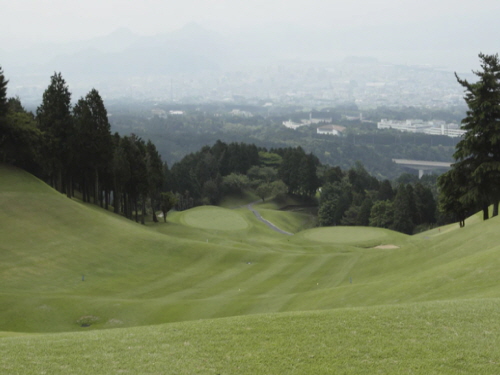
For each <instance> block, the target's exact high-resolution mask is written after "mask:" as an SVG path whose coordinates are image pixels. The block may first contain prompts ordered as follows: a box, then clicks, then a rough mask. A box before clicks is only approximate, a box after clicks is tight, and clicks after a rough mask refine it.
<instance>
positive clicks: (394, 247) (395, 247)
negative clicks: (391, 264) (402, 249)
mask: <svg viewBox="0 0 500 375" xmlns="http://www.w3.org/2000/svg"><path fill="white" fill-rule="evenodd" d="M374 249H399V246H396V245H378V246H375V247H374Z"/></svg>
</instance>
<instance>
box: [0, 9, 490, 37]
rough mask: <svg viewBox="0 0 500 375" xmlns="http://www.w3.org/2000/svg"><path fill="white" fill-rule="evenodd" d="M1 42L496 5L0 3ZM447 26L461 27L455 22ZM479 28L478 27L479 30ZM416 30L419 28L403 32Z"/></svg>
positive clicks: (341, 21)
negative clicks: (188, 25) (122, 30)
mask: <svg viewBox="0 0 500 375" xmlns="http://www.w3.org/2000/svg"><path fill="white" fill-rule="evenodd" d="M0 9H1V11H0V42H1V43H2V45H3V46H4V47H6V46H9V45H12V44H13V43H19V42H20V41H31V42H45V41H57V42H59V41H68V40H74V39H89V38H91V37H94V36H99V35H105V34H108V33H111V32H112V31H114V30H116V29H117V28H120V27H126V28H129V29H130V30H131V31H133V32H135V33H138V34H142V35H151V34H155V33H162V32H167V31H171V30H173V29H178V28H180V27H182V26H183V25H185V24H186V23H189V22H196V23H199V24H201V25H203V26H205V27H208V28H211V29H217V30H219V31H221V30H224V29H228V28H229V29H231V28H232V29H234V28H238V27H243V28H249V27H256V28H262V27H267V26H270V25H276V24H286V25H298V26H301V27H307V28H315V29H328V28H337V29H338V28H352V27H356V26H360V25H384V26H390V25H401V24H406V23H407V24H409V25H412V29H413V27H414V25H417V24H419V23H420V24H422V26H423V27H425V25H426V23H428V22H432V23H435V22H443V24H444V25H445V26H444V27H450V26H449V24H450V21H451V20H454V19H463V18H464V17H472V18H475V19H484V18H488V17H489V16H491V15H495V17H496V15H498V14H500V1H498V0H476V1H471V0H420V1H415V0H341V1H340V0H307V1H305V0H251V1H250V0H244V1H243V0H211V1H208V0H182V1H179V0H175V1H172V0H169V1H165V0H142V1H137V0H86V1H81V0H78V1H76V0H0ZM453 27H460V25H454V26H453ZM478 27H481V25H478ZM408 32H418V30H414V29H413V30H408Z"/></svg>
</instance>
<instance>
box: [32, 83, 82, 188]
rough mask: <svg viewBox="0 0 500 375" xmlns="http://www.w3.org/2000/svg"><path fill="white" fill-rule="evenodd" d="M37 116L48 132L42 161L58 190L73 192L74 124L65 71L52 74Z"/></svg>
mask: <svg viewBox="0 0 500 375" xmlns="http://www.w3.org/2000/svg"><path fill="white" fill-rule="evenodd" d="M36 118H37V122H38V126H39V128H40V130H41V131H42V132H43V135H44V142H43V145H44V147H43V148H42V163H43V166H44V167H45V170H46V173H47V174H48V177H49V181H50V182H51V184H52V186H55V187H56V188H57V190H59V191H61V192H65V193H66V194H67V195H68V196H71V194H72V190H71V188H72V187H71V177H72V175H71V167H72V166H73V165H74V163H73V159H74V153H73V140H74V138H73V135H74V126H73V117H72V115H71V93H70V92H69V89H68V85H67V84H66V81H65V80H64V78H63V77H62V75H61V73H54V75H53V76H52V77H50V84H49V86H48V87H47V89H46V90H45V92H44V93H43V99H42V104H40V106H39V107H38V108H37V110H36Z"/></svg>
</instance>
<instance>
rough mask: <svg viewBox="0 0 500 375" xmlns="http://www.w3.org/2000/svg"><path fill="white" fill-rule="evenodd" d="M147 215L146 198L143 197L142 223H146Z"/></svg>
mask: <svg viewBox="0 0 500 375" xmlns="http://www.w3.org/2000/svg"><path fill="white" fill-rule="evenodd" d="M145 217H146V198H145V197H142V215H141V224H142V225H144V218H145Z"/></svg>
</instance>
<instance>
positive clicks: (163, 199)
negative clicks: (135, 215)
mask: <svg viewBox="0 0 500 375" xmlns="http://www.w3.org/2000/svg"><path fill="white" fill-rule="evenodd" d="M176 204H177V197H176V196H175V194H174V193H172V192H170V191H169V192H163V193H161V195H160V209H161V212H162V213H163V221H164V222H165V223H166V222H167V212H168V211H170V210H171V209H172V208H174V207H175V205H176Z"/></svg>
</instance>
